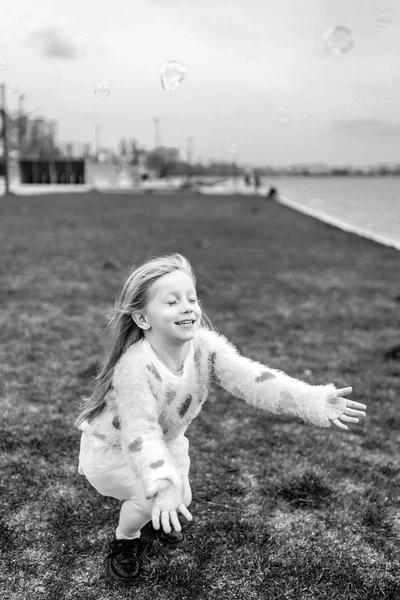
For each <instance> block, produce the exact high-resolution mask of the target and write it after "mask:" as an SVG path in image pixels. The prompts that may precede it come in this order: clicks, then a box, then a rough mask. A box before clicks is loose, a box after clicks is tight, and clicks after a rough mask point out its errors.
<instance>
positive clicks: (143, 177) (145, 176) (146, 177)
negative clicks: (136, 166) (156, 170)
mask: <svg viewBox="0 0 400 600" xmlns="http://www.w3.org/2000/svg"><path fill="white" fill-rule="evenodd" d="M140 179H141V180H142V181H148V180H149V174H148V173H142V174H141V176H140Z"/></svg>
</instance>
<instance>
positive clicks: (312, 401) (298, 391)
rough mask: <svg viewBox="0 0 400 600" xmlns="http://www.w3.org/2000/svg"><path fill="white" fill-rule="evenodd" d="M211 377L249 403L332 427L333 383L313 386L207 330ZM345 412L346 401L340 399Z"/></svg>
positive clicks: (311, 422) (279, 413)
mask: <svg viewBox="0 0 400 600" xmlns="http://www.w3.org/2000/svg"><path fill="white" fill-rule="evenodd" d="M204 336H205V339H206V340H207V346H208V349H209V352H210V354H209V361H210V369H211V373H212V376H214V379H215V381H216V382H217V383H218V384H219V385H221V387H223V388H224V389H225V390H227V391H228V392H230V393H231V394H233V395H234V396H237V397H238V398H242V399H243V400H245V401H246V403H247V404H249V405H251V406H254V407H257V408H261V409H262V410H266V411H269V412H271V413H273V414H276V415H291V416H295V417H299V418H300V419H303V421H305V422H306V423H310V424H313V425H317V426H319V427H331V423H330V420H329V416H330V415H329V405H327V404H326V401H327V398H328V396H329V395H330V394H331V393H332V392H333V391H334V390H336V387H335V385H334V384H333V383H328V384H325V385H310V384H308V383H306V382H304V381H301V380H300V379H295V378H293V377H290V376H289V375H287V374H286V373H284V372H283V371H281V370H279V369H271V368H270V367H268V366H265V365H263V364H261V363H259V362H257V361H254V360H251V359H249V358H246V357H244V356H241V355H240V354H239V352H238V350H237V349H236V347H235V346H234V345H233V344H232V343H231V342H229V341H228V340H227V339H226V338H225V337H224V336H223V335H221V334H219V333H216V332H214V331H210V330H205V331H204ZM339 402H340V404H342V405H343V411H344V410H345V408H346V400H345V399H344V398H342V399H340V401H339Z"/></svg>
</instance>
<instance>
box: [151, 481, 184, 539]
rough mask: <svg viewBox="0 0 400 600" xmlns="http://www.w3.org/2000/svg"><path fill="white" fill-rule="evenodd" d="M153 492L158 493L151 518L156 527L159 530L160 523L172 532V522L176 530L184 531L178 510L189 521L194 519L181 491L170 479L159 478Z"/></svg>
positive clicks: (154, 498) (153, 500)
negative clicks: (184, 502)
mask: <svg viewBox="0 0 400 600" xmlns="http://www.w3.org/2000/svg"><path fill="white" fill-rule="evenodd" d="M151 492H152V493H153V494H154V492H156V495H154V496H153V497H152V504H153V508H152V512H151V520H152V522H153V527H154V529H156V530H157V531H158V530H159V529H160V524H161V526H162V528H163V530H164V531H165V533H171V524H172V526H173V528H174V529H175V531H182V528H181V524H180V522H179V519H178V514H177V512H176V511H177V510H179V511H180V512H181V513H182V515H183V516H184V517H186V519H187V520H188V521H191V520H192V519H193V517H192V515H191V513H190V512H189V511H188V509H187V508H186V506H185V505H184V504H183V502H182V494H181V492H180V491H179V490H178V489H177V488H176V487H175V486H174V485H172V483H171V482H170V481H169V480H168V479H159V480H158V481H156V482H155V483H154V484H153V486H152V489H151ZM148 494H149V492H148Z"/></svg>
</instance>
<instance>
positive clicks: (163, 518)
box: [161, 510, 176, 533]
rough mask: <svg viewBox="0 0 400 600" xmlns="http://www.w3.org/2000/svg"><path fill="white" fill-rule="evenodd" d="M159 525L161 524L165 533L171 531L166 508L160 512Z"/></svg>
mask: <svg viewBox="0 0 400 600" xmlns="http://www.w3.org/2000/svg"><path fill="white" fill-rule="evenodd" d="M175 514H176V513H175ZM161 525H162V528H163V529H164V531H165V533H171V525H170V522H169V512H167V511H166V510H164V511H163V512H162V513H161Z"/></svg>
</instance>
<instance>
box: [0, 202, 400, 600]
mask: <svg viewBox="0 0 400 600" xmlns="http://www.w3.org/2000/svg"><path fill="white" fill-rule="evenodd" d="M176 251H177V252H181V253H183V254H184V255H186V256H187V257H188V258H189V260H190V261H191V262H192V264H193V266H194V270H195V273H196V275H197V278H198V291H199V296H200V298H202V300H203V304H204V306H205V309H206V310H207V312H208V314H209V316H210V318H211V320H212V321H213V323H214V326H215V328H216V329H217V330H218V331H220V332H222V333H223V334H225V335H226V336H227V337H228V339H230V340H231V341H232V342H233V343H234V344H236V345H237V347H238V348H239V350H240V351H241V352H242V354H244V355H246V356H249V357H250V358H253V359H256V360H259V361H260V362H262V363H264V364H267V365H269V366H270V367H273V368H277V369H281V370H283V371H285V372H286V373H288V374H289V375H291V376H292V377H297V378H299V379H302V380H303V381H308V382H309V383H312V384H323V383H329V382H333V383H335V384H336V385H337V386H338V387H345V386H348V385H351V386H352V387H353V393H352V395H351V396H350V397H351V398H352V399H354V400H357V401H359V402H363V403H365V404H366V405H367V407H368V410H367V418H366V419H364V420H363V422H362V423H360V424H358V425H350V430H349V431H348V432H346V431H342V430H339V429H337V428H336V427H332V428H330V429H320V428H317V427H314V426H311V425H306V424H305V423H303V422H300V421H299V420H296V419H294V418H293V419H291V418H288V417H281V416H273V415H268V414H267V413H264V412H262V411H260V410H257V409H255V408H252V407H250V406H248V405H247V404H246V403H245V402H244V401H242V400H239V399H236V398H234V397H232V396H229V394H228V393H226V392H225V391H224V390H221V389H220V388H218V387H215V388H213V390H212V393H211V394H210V397H209V400H208V402H207V403H206V405H205V407H204V409H203V411H202V413H201V414H200V416H199V417H198V419H196V420H195V421H194V422H193V423H192V425H191V426H190V428H189V429H188V431H187V436H188V438H189V440H190V445H191V461H192V462H191V484H192V491H193V502H192V504H191V506H190V510H191V512H192V514H193V517H194V518H193V521H192V522H191V523H190V524H189V523H188V522H187V521H186V520H185V519H184V518H183V517H182V518H181V523H182V525H183V529H184V531H185V532H186V534H187V535H188V537H189V539H190V545H189V547H188V548H186V549H184V550H177V551H175V552H168V551H167V550H166V549H165V548H164V547H163V546H161V545H160V543H159V542H158V540H154V539H153V538H152V537H151V536H150V533H148V532H144V533H143V535H142V539H143V541H144V543H145V555H144V567H143V576H142V580H141V582H140V583H138V584H137V585H136V586H135V587H134V588H128V589H125V588H124V587H121V586H120V585H119V584H118V583H114V582H113V581H110V579H109V578H108V577H107V576H105V571H104V564H105V563H104V557H105V555H106V553H107V550H108V548H107V543H108V541H109V540H110V539H111V536H112V535H113V533H114V530H115V527H116V523H117V520H118V513H119V506H120V503H119V502H118V501H117V500H114V499H112V498H104V497H102V496H100V495H99V494H98V493H97V492H96V491H95V490H94V489H93V488H91V487H90V485H89V483H88V482H87V481H86V480H85V479H84V478H83V477H81V476H80V475H78V473H77V464H78V453H79V432H78V431H77V430H76V429H75V428H74V426H73V421H74V419H75V417H76V415H77V413H78V409H79V402H80V398H81V397H82V395H86V394H88V391H89V387H90V385H91V376H92V374H93V371H94V369H95V367H96V363H97V361H98V360H99V358H100V356H101V354H102V343H103V339H104V331H105V329H106V323H107V320H106V310H107V306H108V305H110V304H112V303H113V300H114V296H115V295H116V294H117V293H118V291H119V289H120V286H121V284H122V282H123V281H124V279H125V277H126V276H127V275H128V273H129V271H130V268H131V266H132V265H133V264H136V263H138V262H139V261H142V260H143V259H146V258H149V257H150V256H154V255H158V254H161V253H168V252H176ZM0 265H1V267H0V296H1V302H0V320H1V345H0V354H1V356H0V369H1V376H0V386H1V412H2V415H1V416H2V418H1V434H0V444H1V503H0V533H1V538H0V539H1V569H0V597H1V598H2V600H36V599H43V600H61V599H77V600H108V599H112V600H119V599H123V598H135V599H138V600H150V599H152V600H153V599H154V598H157V600H173V599H179V600H183V599H186V598H187V599H189V598H190V599H191V600H192V599H193V600H195V599H197V598H198V599H207V600H208V599H210V600H214V599H218V600H225V599H226V600H228V599H229V600H236V599H245V600H255V599H259V598H266V599H271V600H275V599H276V600H278V599H279V600H284V599H290V600H293V599H296V600H297V599H301V600H303V599H304V600H305V599H312V600H319V599H329V600H336V599H337V600H339V599H340V600H351V599H353V598H354V599H360V600H375V599H389V600H391V599H393V600H395V599H396V600H398V599H399V598H400V583H399V569H400V550H399V547H400V491H399V489H400V488H399V482H400V477H399V472H400V468H399V447H400V444H399V442H400V435H399V431H400V413H399V376H400V360H399V354H396V353H394V352H393V353H392V356H390V354H388V351H389V350H390V349H391V348H393V347H394V346H396V345H399V344H400V281H399V274H400V253H399V252H398V251H396V250H395V249H393V248H386V247H384V246H380V245H379V244H376V243H374V242H372V241H369V240H365V239H362V238H358V237H356V236H353V235H352V234H349V233H346V232H343V231H340V230H337V229H335V228H333V227H331V226H329V225H327V224H324V223H321V222H318V221H316V220H313V219H312V218H310V217H307V216H306V215H303V214H301V213H297V212H295V211H293V210H291V209H290V208H288V207H285V206H282V205H279V204H277V203H275V202H269V201H267V200H266V199H263V198H243V197H230V198H227V197H215V198H213V197H201V196H186V197H184V196H179V197H171V196H163V197H162V196H157V195H150V196H136V195H135V196H128V195H121V194H115V195H112V194H110V195H101V194H96V193H90V194H82V195H81V194H76V195H73V194H61V195H46V196H41V197H40V196H38V197H16V198H11V197H8V198H0ZM396 357H397V358H396Z"/></svg>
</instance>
